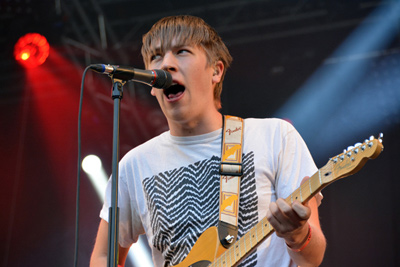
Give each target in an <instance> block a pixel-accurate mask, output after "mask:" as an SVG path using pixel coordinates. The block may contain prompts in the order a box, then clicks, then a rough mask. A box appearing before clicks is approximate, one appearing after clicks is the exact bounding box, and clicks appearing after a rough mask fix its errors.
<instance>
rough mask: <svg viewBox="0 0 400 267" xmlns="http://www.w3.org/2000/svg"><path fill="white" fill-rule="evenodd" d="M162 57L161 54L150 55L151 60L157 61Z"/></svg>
mask: <svg viewBox="0 0 400 267" xmlns="http://www.w3.org/2000/svg"><path fill="white" fill-rule="evenodd" d="M160 58H161V54H154V55H152V56H151V57H150V61H155V60H158V59H160Z"/></svg>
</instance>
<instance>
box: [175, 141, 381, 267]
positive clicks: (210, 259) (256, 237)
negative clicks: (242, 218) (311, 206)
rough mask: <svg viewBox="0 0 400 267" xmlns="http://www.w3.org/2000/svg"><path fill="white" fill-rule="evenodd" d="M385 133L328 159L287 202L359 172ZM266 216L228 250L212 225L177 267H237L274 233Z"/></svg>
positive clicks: (305, 197)
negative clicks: (236, 266)
mask: <svg viewBox="0 0 400 267" xmlns="http://www.w3.org/2000/svg"><path fill="white" fill-rule="evenodd" d="M382 136H383V135H382V134H380V136H379V138H378V139H375V138H374V137H373V136H371V137H370V139H367V140H365V142H364V143H357V144H355V145H354V147H349V148H348V149H347V150H344V151H343V153H341V154H339V155H337V156H335V157H333V158H331V159H329V161H328V163H327V164H326V165H325V166H324V167H322V168H321V169H319V170H318V171H317V172H316V173H315V174H314V175H313V176H311V178H310V179H309V180H308V181H306V182H305V183H303V184H302V185H301V186H300V187H299V188H297V189H296V190H295V191H294V192H293V193H292V194H291V195H290V196H288V197H287V198H286V199H285V201H286V202H287V203H289V204H291V203H293V201H294V200H298V201H300V202H301V203H305V202H307V201H308V200H310V199H311V198H312V197H313V196H314V195H316V194H317V193H318V192H320V191H321V190H322V189H323V188H325V187H326V186H328V185H329V184H331V183H333V182H335V181H336V180H339V179H341V178H344V177H346V176H349V175H352V174H354V173H356V172H358V171H359V170H360V169H361V168H362V167H363V166H364V164H365V163H366V162H367V161H368V159H374V158H376V157H378V156H379V154H380V153H381V151H382V150H383V145H382ZM274 231H275V230H274V229H273V228H272V226H271V224H270V223H269V222H268V220H267V218H266V217H264V218H263V219H262V220H261V221H260V222H259V223H257V224H256V225H255V226H254V227H253V228H251V229H250V231H249V232H247V233H246V234H245V235H244V236H243V237H242V238H240V239H239V240H238V241H237V242H236V243H234V244H233V245H232V246H231V247H230V248H229V249H226V248H224V247H223V246H222V245H221V243H220V241H219V238H218V229H217V227H215V226H213V227H210V228H208V229H207V230H206V231H205V232H204V233H202V234H201V236H200V237H199V239H198V240H197V241H196V243H195V244H194V246H193V248H192V249H191V251H190V252H189V254H188V255H187V256H186V258H185V259H184V260H183V261H182V262H181V263H179V264H178V265H175V266H174V267H188V266H189V267H228V266H235V265H236V264H238V263H239V262H240V261H241V260H243V259H244V258H246V257H247V256H248V255H249V254H250V253H251V252H252V251H253V250H254V249H255V248H256V247H257V246H258V245H260V244H261V243H262V242H263V241H264V240H265V239H267V238H268V237H269V236H271V235H272V234H273V233H274Z"/></svg>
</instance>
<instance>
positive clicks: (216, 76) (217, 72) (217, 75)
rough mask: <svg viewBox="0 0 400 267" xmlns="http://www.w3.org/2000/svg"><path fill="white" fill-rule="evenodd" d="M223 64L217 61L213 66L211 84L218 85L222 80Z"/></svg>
mask: <svg viewBox="0 0 400 267" xmlns="http://www.w3.org/2000/svg"><path fill="white" fill-rule="evenodd" d="M224 69H225V66H224V63H222V61H221V60H218V61H217V62H216V63H215V65H214V73H213V77H212V82H213V83H215V84H216V83H219V82H220V81H221V78H222V74H223V73H224Z"/></svg>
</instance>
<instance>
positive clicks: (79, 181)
mask: <svg viewBox="0 0 400 267" xmlns="http://www.w3.org/2000/svg"><path fill="white" fill-rule="evenodd" d="M89 69H90V66H88V67H86V68H85V70H84V72H83V75H82V83H81V94H80V99H79V113H78V164H77V165H78V170H77V183H76V214H75V253H74V267H77V266H78V251H79V201H80V190H81V189H80V188H81V186H80V183H81V161H82V160H81V121H82V102H83V88H84V84H85V78H86V72H87V71H88V70H89Z"/></svg>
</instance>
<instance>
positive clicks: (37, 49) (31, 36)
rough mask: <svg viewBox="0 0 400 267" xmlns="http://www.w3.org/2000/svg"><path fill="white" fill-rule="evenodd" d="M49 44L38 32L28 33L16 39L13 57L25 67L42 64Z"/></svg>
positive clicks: (47, 54)
mask: <svg viewBox="0 0 400 267" xmlns="http://www.w3.org/2000/svg"><path fill="white" fill-rule="evenodd" d="M49 51H50V45H49V43H48V42H47V40H46V38H45V37H44V36H42V35H40V34H38V33H28V34H25V35H24V36H22V37H21V38H19V39H18V41H17V43H16V44H15V46H14V57H15V59H16V60H17V61H18V62H19V63H20V64H21V65H23V66H24V67H26V68H34V67H37V66H39V65H41V64H43V63H44V62H45V61H46V59H47V57H48V56H49Z"/></svg>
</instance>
